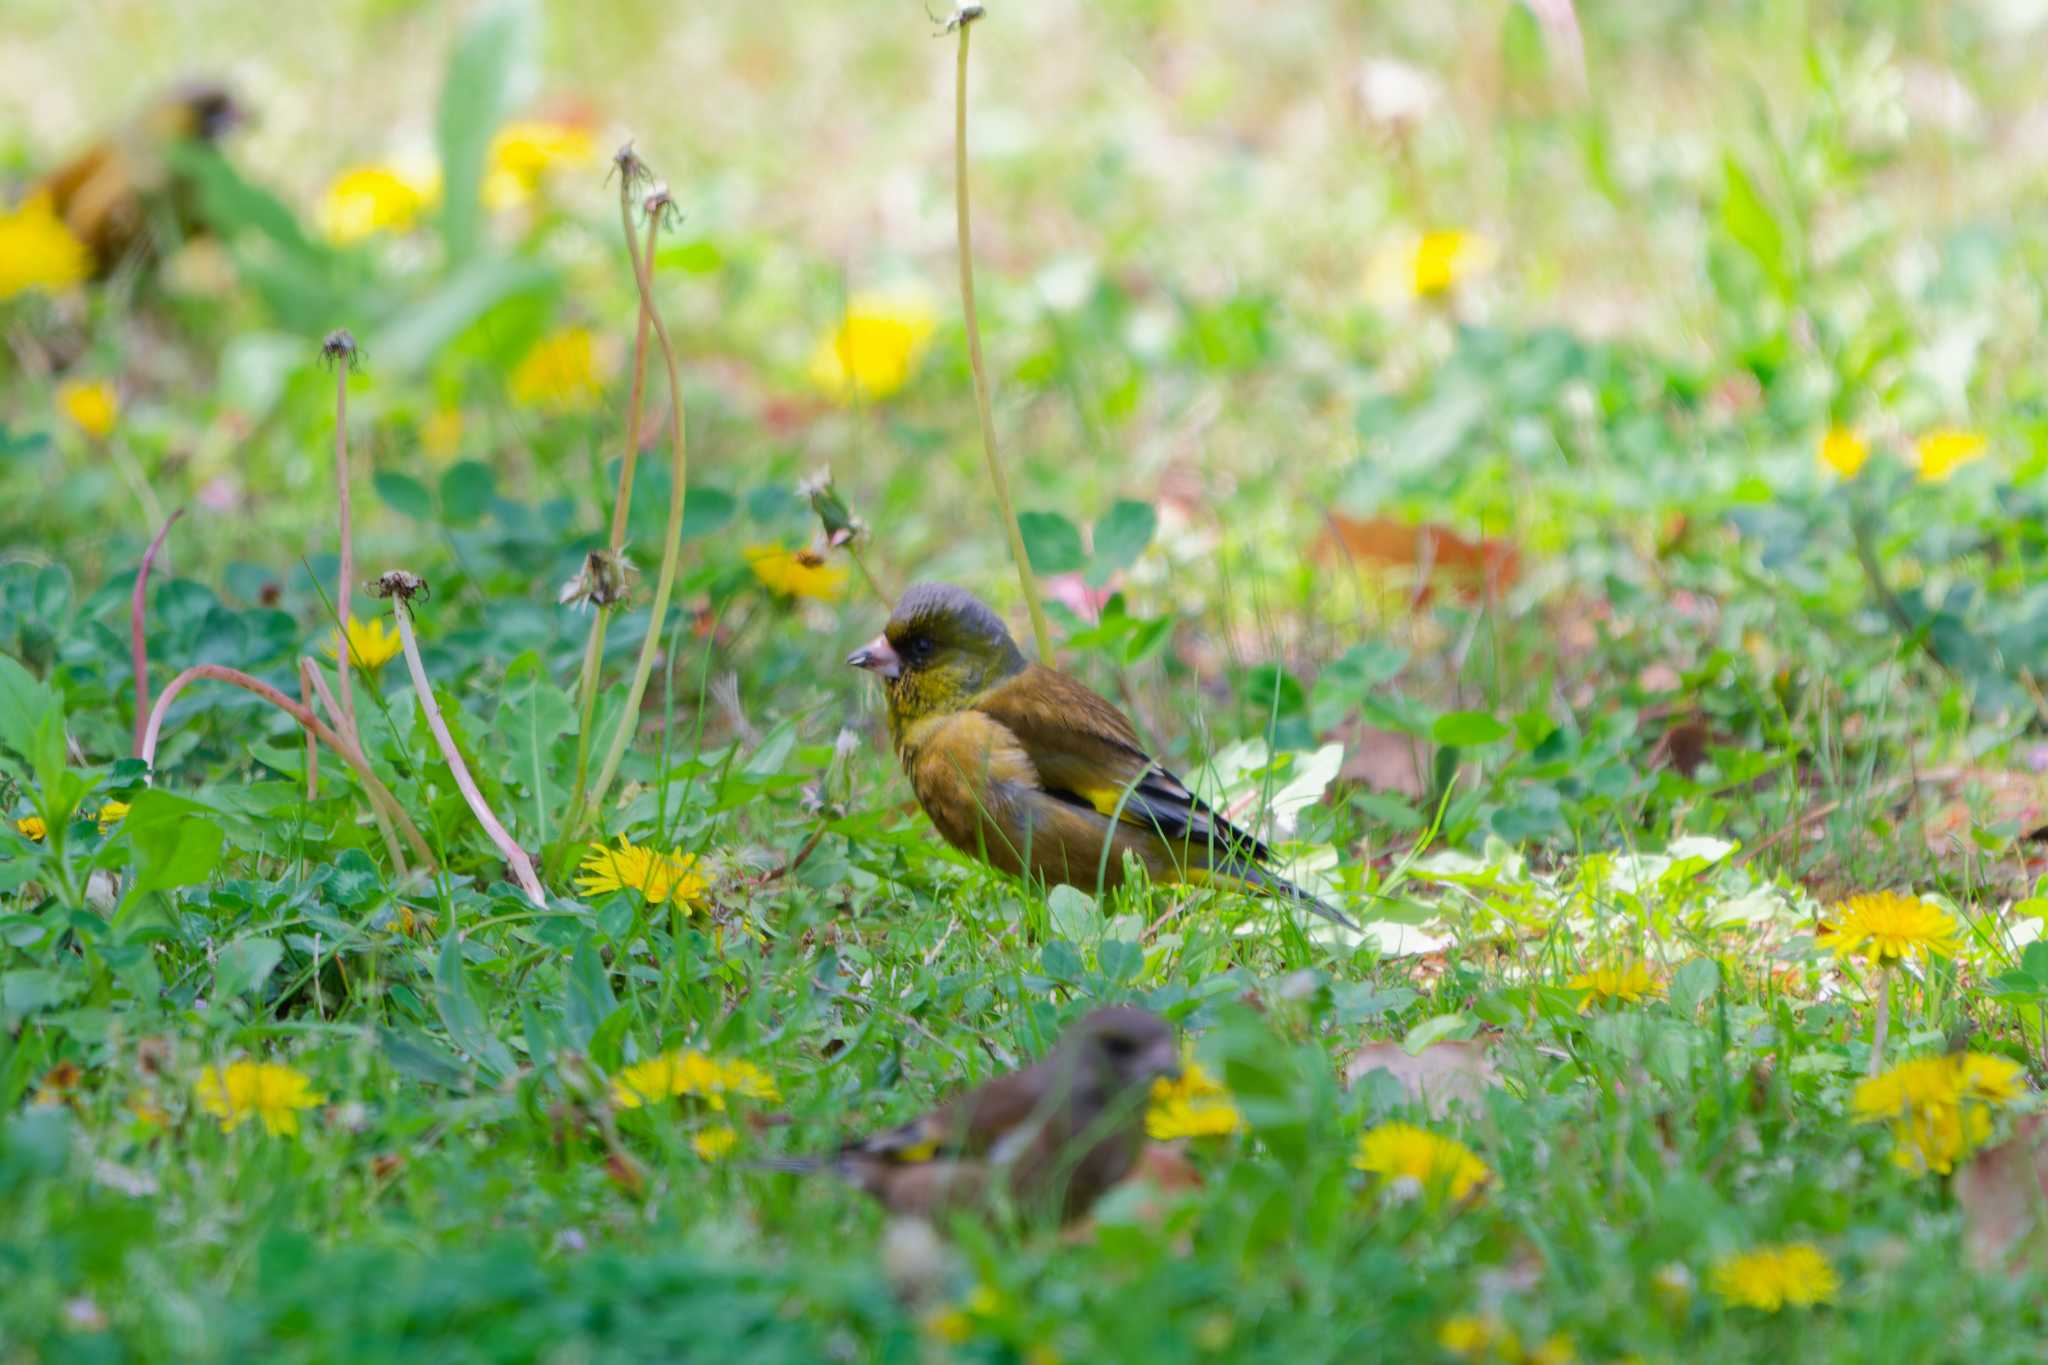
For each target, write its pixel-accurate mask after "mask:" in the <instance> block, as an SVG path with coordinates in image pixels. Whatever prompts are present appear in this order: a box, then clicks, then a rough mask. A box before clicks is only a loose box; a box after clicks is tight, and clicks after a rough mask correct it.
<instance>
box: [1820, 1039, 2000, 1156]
mask: <svg viewBox="0 0 2048 1365" xmlns="http://www.w3.org/2000/svg"><path fill="white" fill-rule="evenodd" d="M2025 1088H2026V1086H2025V1079H2024V1074H2023V1073H2022V1071H2021V1069H2020V1067H2019V1065H2018V1064H2017V1063H2015V1062H2013V1061H2010V1060H2008V1059H2007V1058H2004V1057H1998V1056H1994V1055H1992V1054H1990V1053H1984V1052H1966V1053H1957V1054H1952V1055H1949V1056H1945V1057H1918V1058H1914V1059H1912V1060H1910V1061H1904V1062H1900V1063H1899V1064H1898V1065H1896V1066H1893V1067H1891V1068H1889V1069H1887V1070H1885V1071H1883V1072H1880V1073H1879V1074H1878V1075H1875V1076H1872V1077H1870V1078H1868V1079H1867V1080H1864V1081H1861V1082H1859V1083H1858V1084H1857V1086H1856V1090H1855V1092H1854V1093H1853V1094H1852V1095H1851V1096H1850V1100H1849V1112H1850V1115H1851V1117H1852V1118H1853V1119H1854V1120H1855V1121H1856V1122H1857V1123H1884V1124H1888V1125H1889V1126H1890V1128H1891V1133H1892V1139H1893V1147H1892V1161H1893V1162H1894V1163H1896V1164H1897V1165H1899V1166H1900V1167H1903V1168H1904V1169H1906V1170H1923V1171H1936V1172H1939V1173H1942V1174H1947V1173H1948V1172H1949V1171H1952V1170H1954V1169H1955V1163H1956V1162H1957V1161H1958V1160H1959V1159H1961V1158H1962V1157H1964V1156H1966V1155H1968V1154H1969V1153H1970V1152H1971V1151H1973V1150H1975V1149H1976V1148H1977V1147H1980V1146H1982V1145H1983V1144H1984V1142H1985V1141H1986V1140H1987V1139H1988V1138H1989V1137H1990V1136H1991V1111H1992V1110H1993V1109H1996V1108H2000V1107H2003V1106H2005V1105H2008V1104H2011V1103H2012V1102H2013V1101H2014V1100H2016V1099H2018V1098H2019V1097H2020V1096H2021V1094H2023V1093H2024V1091H2025Z"/></svg>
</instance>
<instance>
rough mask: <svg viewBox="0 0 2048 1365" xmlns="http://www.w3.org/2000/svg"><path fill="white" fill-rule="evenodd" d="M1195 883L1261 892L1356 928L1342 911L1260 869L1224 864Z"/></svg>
mask: <svg viewBox="0 0 2048 1365" xmlns="http://www.w3.org/2000/svg"><path fill="white" fill-rule="evenodd" d="M1199 880H1204V881H1209V882H1213V883H1217V884H1220V885H1224V886H1232V885H1235V886H1239V887H1243V888H1245V889H1247V890H1254V891H1264V892H1267V893H1269V894H1272V895H1276V896H1284V897H1286V898H1287V899H1288V900H1291V901H1294V902H1295V903H1296V904H1298V905H1300V906H1302V907H1303V908H1304V909H1307V910H1310V911H1313V912H1314V913H1316V914H1318V915H1321V916H1322V917H1323V918H1324V919H1326V920H1329V921H1330V922H1331V923H1332V924H1341V925H1343V926H1344V927H1345V928H1346V929H1354V930H1355V929H1357V928H1358V924H1357V922H1356V921H1355V920H1353V919H1352V918H1351V917H1350V916H1349V915H1347V914H1345V913H1344V912H1343V911H1342V910H1339V909H1337V908H1336V907H1335V906H1333V905H1330V904H1329V903H1327V902H1325V901H1321V900H1318V899H1316V898H1315V897H1314V896H1311V895H1310V894H1309V893H1308V892H1306V891H1304V890H1302V889H1301V888H1300V887H1298V886H1296V885H1295V884H1294V883H1293V882H1290V881H1288V880H1287V879H1286V878H1285V877H1283V876H1281V875H1280V874H1279V873H1277V872H1272V871H1269V870H1267V869H1266V868H1263V867H1257V866H1252V865H1248V864H1243V863H1225V864H1224V865H1223V866H1222V867H1218V868H1212V869H1209V870H1208V871H1206V872H1204V873H1202V874H1201V875H1200V877H1199Z"/></svg>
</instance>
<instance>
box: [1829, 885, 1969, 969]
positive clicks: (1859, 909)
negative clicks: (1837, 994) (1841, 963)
mask: <svg viewBox="0 0 2048 1365" xmlns="http://www.w3.org/2000/svg"><path fill="white" fill-rule="evenodd" d="M1956 934H1957V926H1956V922H1955V919H1954V917H1953V916H1951V915H1950V914H1949V913H1948V912H1947V911H1946V910H1943V909H1942V908H1941V907H1940V906H1938V905H1934V904H1931V903H1929V902H1927V901H1924V900H1921V899H1920V898H1919V897H1917V896H1901V895H1899V894H1898V893H1897V892H1894V891H1878V892H1874V893H1872V894H1869V895H1864V896H1851V897H1849V899H1847V900H1845V901H1843V902H1841V903H1840V904H1838V905H1837V906H1835V908H1834V926H1833V927H1832V928H1830V929H1828V930H1826V931H1825V932H1824V933H1822V934H1821V935H1820V936H1819V937H1818V938H1817V939H1816V940H1815V942H1816V943H1818V944H1819V945H1820V946H1821V947H1823V948H1826V949H1828V950H1830V951H1831V952H1833V953H1834V955H1835V956H1836V957H1852V956H1856V957H1864V958H1868V959H1869V960H1870V961H1872V962H1874V963H1876V964H1878V965H1879V966H1883V965H1885V964H1886V963H1887V962H1890V961H1892V960H1893V959H1899V960H1904V959H1906V958H1909V957H1926V956H1927V955H1928V954H1930V953H1932V954H1934V955H1936V956H1938V957H1953V956H1954V955H1955V951H1956Z"/></svg>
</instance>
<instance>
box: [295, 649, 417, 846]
mask: <svg viewBox="0 0 2048 1365" xmlns="http://www.w3.org/2000/svg"><path fill="white" fill-rule="evenodd" d="M308 683H310V684H312V687H313V692H314V694H315V695H316V696H318V697H319V698H320V709H321V710H322V711H324V712H326V713H327V723H328V724H329V725H331V726H333V727H334V731H335V733H336V734H340V733H342V725H341V708H340V707H339V706H337V705H336V704H335V701H334V694H333V693H332V692H330V691H328V690H327V679H326V678H325V677H323V676H322V675H321V672H320V665H319V664H318V663H315V662H314V661H313V660H312V659H309V658H307V657H306V656H305V655H303V654H302V655H300V656H299V688H300V691H301V692H303V691H304V690H305V688H306V685H307V684H308ZM312 705H313V704H312V703H311V702H307V703H306V707H307V709H308V710H311V709H312ZM350 739H352V740H353V741H354V743H355V746H356V753H357V755H358V756H360V755H361V754H362V752H363V737H362V736H361V735H351V736H350ZM306 749H307V752H308V753H312V752H314V744H313V736H312V734H311V733H310V732H308V734H307V735H306ZM364 761H365V763H367V762H368V760H367V759H365V760H364ZM370 814H371V815H372V816H374V817H375V818H376V821H377V832H378V833H379V834H381V835H383V836H384V848H385V850H386V851H387V852H389V853H390V854H391V866H392V868H393V869H394V870H395V871H396V872H397V873H398V875H399V876H401V877H403V876H405V875H406V869H405V850H404V849H402V848H400V847H399V846H398V839H397V837H396V836H394V835H393V834H392V832H391V821H390V819H389V818H387V817H386V815H385V814H384V807H383V806H381V805H379V804H378V803H376V802H375V801H372V802H371V803H370Z"/></svg>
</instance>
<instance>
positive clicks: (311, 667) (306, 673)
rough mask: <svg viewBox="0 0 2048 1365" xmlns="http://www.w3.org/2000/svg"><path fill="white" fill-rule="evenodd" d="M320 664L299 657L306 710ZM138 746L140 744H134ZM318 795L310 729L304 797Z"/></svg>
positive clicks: (316, 749)
mask: <svg viewBox="0 0 2048 1365" xmlns="http://www.w3.org/2000/svg"><path fill="white" fill-rule="evenodd" d="M319 668H320V666H319V665H318V664H316V663H314V662H313V661H312V660H311V659H308V658H306V657H305V656H304V655H301V656H300V657H299V705H301V706H303V707H305V708H306V709H307V710H308V711H311V710H312V709H313V684H314V682H315V681H316V680H317V679H318V678H319V676H320V671H319ZM136 747H138V748H140V747H141V746H140V745H138V746H136ZM319 796H320V742H319V741H318V740H316V739H314V738H313V732H312V731H311V730H308V731H306V799H307V800H308V801H313V800H317V799H318V798H319Z"/></svg>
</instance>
